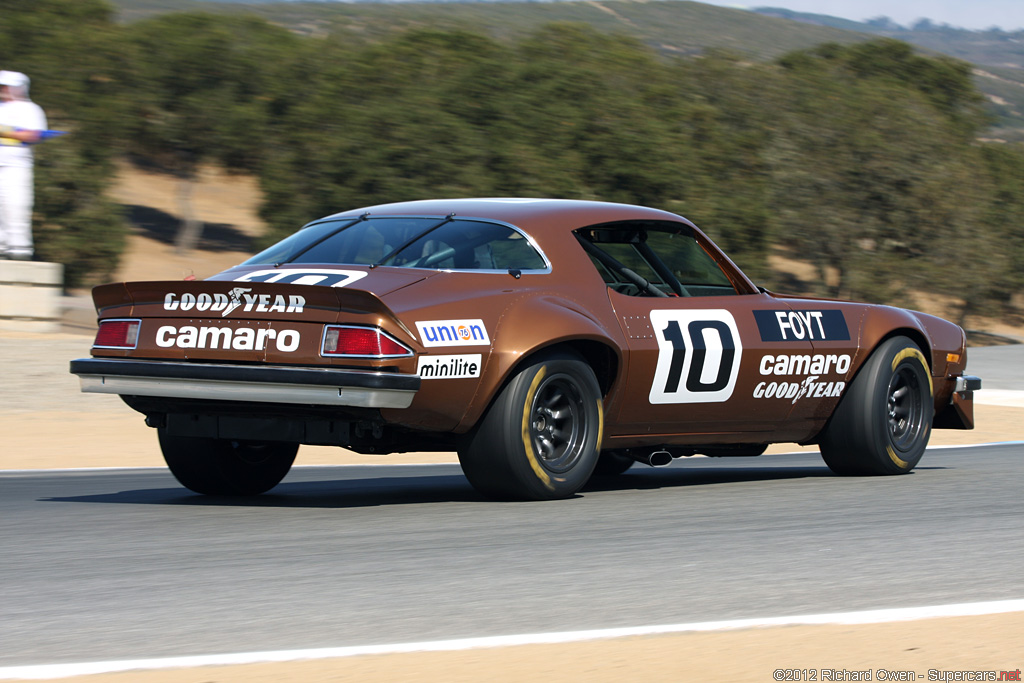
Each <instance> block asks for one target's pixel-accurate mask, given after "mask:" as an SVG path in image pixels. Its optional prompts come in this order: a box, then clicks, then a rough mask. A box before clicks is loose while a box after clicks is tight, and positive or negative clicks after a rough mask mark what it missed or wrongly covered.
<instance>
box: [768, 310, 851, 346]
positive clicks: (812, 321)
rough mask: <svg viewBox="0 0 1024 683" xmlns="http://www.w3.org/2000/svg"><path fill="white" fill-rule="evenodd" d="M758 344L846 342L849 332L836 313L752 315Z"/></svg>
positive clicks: (840, 313) (813, 312)
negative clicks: (755, 323)
mask: <svg viewBox="0 0 1024 683" xmlns="http://www.w3.org/2000/svg"><path fill="white" fill-rule="evenodd" d="M754 319H755V320H756V321H757V329H758V330H759V331H760V332H761V341H768V342H784V341H846V340H848V339H849V338H850V330H849V328H848V327H847V326H846V318H845V317H843V312H842V311H839V310H831V311H790V310H785V311H754Z"/></svg>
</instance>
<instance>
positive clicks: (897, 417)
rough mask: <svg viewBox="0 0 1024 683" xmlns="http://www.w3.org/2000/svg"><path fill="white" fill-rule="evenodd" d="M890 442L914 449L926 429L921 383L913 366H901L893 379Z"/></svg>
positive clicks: (888, 406)
mask: <svg viewBox="0 0 1024 683" xmlns="http://www.w3.org/2000/svg"><path fill="white" fill-rule="evenodd" d="M886 416H887V419H888V421H889V440H890V441H891V442H892V445H893V447H894V448H896V449H897V450H900V451H908V450H910V449H911V448H912V447H913V446H914V444H915V443H916V442H917V440H918V438H919V437H920V434H921V431H922V429H924V401H923V400H922V398H921V381H920V379H919V378H918V376H917V373H916V372H914V370H913V368H911V367H909V366H906V365H904V366H900V367H899V368H898V369H897V370H896V372H895V373H894V374H893V376H892V378H891V379H890V380H889V391H888V394H887V399H886Z"/></svg>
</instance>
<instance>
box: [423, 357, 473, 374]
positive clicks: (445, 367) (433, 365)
mask: <svg viewBox="0 0 1024 683" xmlns="http://www.w3.org/2000/svg"><path fill="white" fill-rule="evenodd" d="M480 365H481V362H480V354H479V353H473V354H466V355H460V356H420V359H419V362H418V363H417V365H416V374H418V375H419V376H420V377H421V378H423V379H465V378H468V377H479V376H480Z"/></svg>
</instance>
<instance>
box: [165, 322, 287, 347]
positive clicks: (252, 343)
mask: <svg viewBox="0 0 1024 683" xmlns="http://www.w3.org/2000/svg"><path fill="white" fill-rule="evenodd" d="M300 339H301V337H300V335H299V331H298V330H273V329H269V328H266V327H260V328H253V327H239V328H233V327H208V326H202V327H196V326H194V325H184V326H182V327H175V326H173V325H163V326H161V327H159V328H158V329H157V331H156V345H157V346H159V347H161V348H165V349H168V348H171V347H174V346H176V347H178V348H179V349H231V350H235V351H263V350H265V349H267V348H269V347H270V345H271V344H273V346H274V348H275V349H277V350H278V351H281V352H283V353H292V352H293V351H295V350H296V349H297V348H299V341H300Z"/></svg>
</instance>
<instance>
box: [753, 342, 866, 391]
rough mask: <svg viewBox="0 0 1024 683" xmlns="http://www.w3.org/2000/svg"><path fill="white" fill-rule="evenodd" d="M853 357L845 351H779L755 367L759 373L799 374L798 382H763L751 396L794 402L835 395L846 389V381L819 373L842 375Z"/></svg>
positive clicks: (763, 359)
mask: <svg viewBox="0 0 1024 683" xmlns="http://www.w3.org/2000/svg"><path fill="white" fill-rule="evenodd" d="M851 363H852V359H851V358H850V356H849V355H848V354H845V353H844V354H822V353H817V354H813V355H811V354H779V355H771V354H769V355H765V356H762V357H761V363H760V365H759V366H758V370H759V371H760V373H761V374H762V375H776V376H801V375H807V376H806V377H804V379H802V380H800V381H794V382H791V381H768V380H766V381H763V382H758V384H757V386H756V387H754V398H781V399H790V401H791V403H796V402H797V401H799V400H800V399H802V398H804V397H807V398H837V397H839V396H841V395H842V393H843V390H844V389H845V388H846V382H843V381H838V380H828V379H821V376H822V375H828V374H831V373H836V374H838V375H842V376H845V375H846V373H847V372H849V371H850V365H851Z"/></svg>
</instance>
